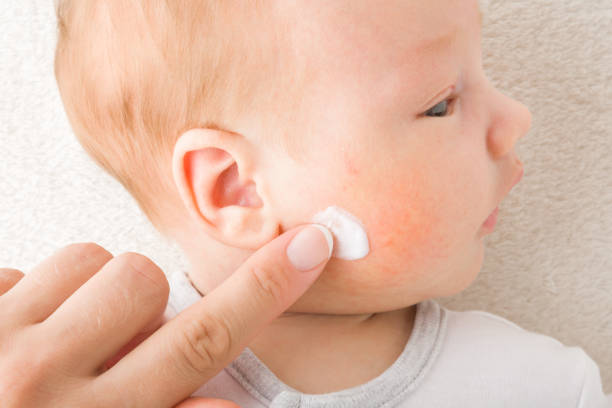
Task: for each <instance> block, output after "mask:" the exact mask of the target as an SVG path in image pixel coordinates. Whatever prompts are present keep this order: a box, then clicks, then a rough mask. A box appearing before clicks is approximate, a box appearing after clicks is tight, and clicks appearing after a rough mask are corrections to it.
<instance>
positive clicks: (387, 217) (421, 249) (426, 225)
mask: <svg viewBox="0 0 612 408" xmlns="http://www.w3.org/2000/svg"><path fill="white" fill-rule="evenodd" d="M398 179H399V180H401V181H392V182H387V183H385V182H384V181H383V180H381V181H380V182H379V183H378V184H377V185H376V186H375V187H376V188H375V189H374V190H373V191H376V194H373V195H372V200H371V201H370V203H369V206H370V207H369V211H368V212H364V214H367V219H366V220H364V223H365V224H366V226H367V229H368V238H369V240H370V254H369V256H370V257H371V261H372V262H375V263H377V268H378V270H379V272H380V274H381V275H380V277H381V278H385V277H389V276H393V275H396V274H398V273H401V272H402V271H405V270H406V269H407V267H408V268H409V269H414V268H417V269H419V268H418V266H419V265H424V264H425V263H427V260H428V259H431V258H432V257H440V256H443V254H444V253H446V251H445V249H444V248H445V247H446V243H445V242H444V234H442V231H441V230H442V225H443V224H442V223H443V219H442V217H441V216H440V215H439V214H440V211H439V208H437V206H436V205H435V200H434V194H432V192H431V191H429V190H428V189H427V187H426V186H425V185H424V184H422V183H420V182H419V180H420V179H421V178H420V177H419V176H418V174H417V175H412V176H410V179H405V178H404V179H402V178H401V177H398V178H395V179H394V180H398ZM408 264H411V266H412V267H414V268H410V265H408Z"/></svg>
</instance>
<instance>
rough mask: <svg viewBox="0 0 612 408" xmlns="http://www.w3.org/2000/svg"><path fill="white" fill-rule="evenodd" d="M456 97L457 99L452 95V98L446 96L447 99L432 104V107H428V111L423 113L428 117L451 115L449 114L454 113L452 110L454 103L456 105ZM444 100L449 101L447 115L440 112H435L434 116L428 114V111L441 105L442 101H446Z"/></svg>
mask: <svg viewBox="0 0 612 408" xmlns="http://www.w3.org/2000/svg"><path fill="white" fill-rule="evenodd" d="M456 99H457V98H456V97H454V96H452V97H450V98H446V99H445V100H443V101H440V102H438V103H437V104H435V105H434V106H432V107H431V108H430V109H428V110H427V111H425V113H423V116H426V117H431V118H443V117H446V116H449V115H450V114H451V113H452V111H453V109H452V108H453V107H454V105H455V100H456ZM444 102H447V104H446V105H447V107H446V110H447V113H446V115H438V114H434V115H432V116H429V115H428V113H429V112H430V111H432V110H433V109H434V108H435V107H437V106H438V105H440V104H442V103H444Z"/></svg>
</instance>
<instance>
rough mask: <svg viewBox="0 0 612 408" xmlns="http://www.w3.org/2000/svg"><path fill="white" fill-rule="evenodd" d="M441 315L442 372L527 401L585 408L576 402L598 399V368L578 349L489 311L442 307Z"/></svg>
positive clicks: (599, 388)
mask: <svg viewBox="0 0 612 408" xmlns="http://www.w3.org/2000/svg"><path fill="white" fill-rule="evenodd" d="M445 313H446V316H447V319H446V320H447V322H446V323H447V324H446V335H445V340H444V344H443V347H442V351H441V355H440V360H439V363H440V365H439V366H438V369H441V370H442V372H444V371H447V370H450V372H453V371H454V372H455V374H458V373H459V372H460V371H461V372H463V373H465V374H466V377H469V378H481V379H483V381H485V382H493V383H497V384H498V385H500V386H507V387H510V388H511V389H513V390H515V392H522V393H524V394H525V395H524V396H525V398H526V400H532V399H531V398H532V397H533V398H541V397H542V396H546V398H553V396H554V398H558V400H559V401H564V402H569V401H572V402H575V405H568V406H589V405H581V404H584V403H585V401H587V400H588V398H591V397H592V398H594V400H593V401H595V400H597V401H602V400H603V394H602V390H601V377H600V372H599V368H598V366H597V364H596V363H595V362H594V361H593V360H592V359H591V358H590V356H589V355H588V354H587V353H586V352H585V351H584V350H583V349H582V348H581V347H578V346H567V345H564V344H563V343H561V342H560V341H559V340H557V339H555V338H553V337H550V336H547V335H544V334H541V333H537V332H534V331H529V330H526V329H524V328H522V327H521V326H519V325H518V324H516V323H514V322H512V321H510V320H508V319H506V318H504V317H501V316H498V315H495V314H492V313H489V312H485V311H481V310H469V311H453V310H448V309H445ZM485 379H486V380H485ZM528 394H532V395H528ZM563 406H565V405H563ZM593 406H597V407H599V406H602V405H599V403H598V405H593ZM605 406H608V405H605Z"/></svg>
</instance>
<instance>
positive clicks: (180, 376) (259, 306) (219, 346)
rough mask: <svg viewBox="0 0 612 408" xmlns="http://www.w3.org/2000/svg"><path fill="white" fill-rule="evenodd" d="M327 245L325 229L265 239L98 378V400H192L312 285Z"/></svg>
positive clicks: (327, 252)
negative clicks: (120, 391) (119, 396)
mask: <svg viewBox="0 0 612 408" xmlns="http://www.w3.org/2000/svg"><path fill="white" fill-rule="evenodd" d="M290 244H292V245H290ZM332 247H333V238H332V235H331V233H330V232H329V230H327V229H326V228H325V227H323V226H320V225H316V224H315V225H312V226H301V227H296V228H294V229H291V230H289V231H287V232H285V233H284V234H282V235H280V236H279V237H277V238H276V239H274V240H272V241H270V242H269V243H267V244H266V245H265V246H264V247H262V248H260V249H259V250H258V251H257V252H255V253H254V254H253V255H252V256H251V257H250V258H248V259H247V260H246V262H245V263H244V264H242V265H241V266H240V268H238V270H237V271H236V272H234V274H232V275H231V276H230V277H229V278H227V279H226V280H225V281H224V282H223V283H222V284H221V285H219V286H218V287H217V288H216V289H215V290H213V291H212V292H210V293H208V294H207V295H206V296H204V297H203V298H202V299H201V300H200V301H198V302H196V303H195V304H193V305H191V306H190V307H188V308H187V309H185V310H184V311H183V312H182V313H180V314H179V315H178V316H176V317H175V318H174V319H172V320H170V321H169V322H168V323H166V324H165V325H164V326H162V327H161V328H160V329H159V330H158V331H157V332H155V333H153V335H151V336H150V337H149V338H147V339H146V340H145V341H143V342H142V343H141V344H140V345H139V346H138V347H136V348H135V349H134V350H132V351H131V352H130V353H129V354H128V355H126V356H125V357H124V358H123V359H122V360H121V361H119V362H118V363H117V364H116V365H115V366H114V367H113V368H111V369H110V370H108V371H106V372H105V373H104V374H102V375H101V376H99V377H98V378H96V380H95V382H96V384H95V386H96V388H97V392H96V394H97V395H100V396H107V398H108V399H109V400H108V401H106V403H108V405H109V406H110V405H113V403H115V402H117V401H115V400H113V397H114V395H113V394H112V393H106V392H104V390H112V389H117V388H126V389H130V390H142V391H141V392H140V393H138V392H133V393H132V394H130V395H124V396H123V397H124V398H130V400H129V401H127V403H128V405H130V406H134V407H148V406H172V405H173V404H176V403H177V402H178V401H181V400H183V399H184V398H186V397H188V396H190V395H191V394H192V393H193V392H194V391H195V390H197V389H198V388H199V387H200V386H201V385H202V384H204V383H205V382H206V381H208V380H209V379H211V378H212V377H214V376H215V375H216V374H217V373H218V372H219V371H221V370H222V369H223V368H224V367H225V366H226V365H228V364H229V363H230V362H231V361H232V360H233V359H235V358H236V356H237V355H238V354H239V353H240V352H241V351H242V350H243V349H244V347H246V346H247V344H248V343H249V342H250V341H251V340H252V339H253V338H254V337H256V336H257V334H258V333H259V332H260V331H261V329H263V327H264V326H266V325H267V324H268V323H269V322H270V321H271V320H272V319H274V318H276V317H277V316H278V315H280V314H281V313H282V312H283V311H284V310H286V309H287V308H289V306H291V305H292V304H293V303H294V302H295V301H296V300H297V299H298V298H299V297H300V296H301V295H302V294H303V293H304V292H305V291H306V289H307V288H308V287H309V286H310V285H312V283H313V282H314V281H315V280H316V279H317V277H318V276H319V274H320V273H321V271H322V270H323V268H324V267H325V265H326V264H327V261H328V260H329V257H330V255H331V252H332ZM292 262H293V263H292ZM296 265H297V267H296ZM298 268H299V269H298ZM302 270H305V272H302ZM168 384H172V387H169V386H168ZM123 403H124V404H125V403H126V401H125V399H124V401H123Z"/></svg>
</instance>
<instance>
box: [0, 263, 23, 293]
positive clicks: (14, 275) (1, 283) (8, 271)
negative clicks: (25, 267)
mask: <svg viewBox="0 0 612 408" xmlns="http://www.w3.org/2000/svg"><path fill="white" fill-rule="evenodd" d="M23 277H24V274H23V272H21V271H20V270H18V269H12V268H0V296H2V295H3V294H5V293H6V292H8V291H9V289H10V288H12V287H13V286H15V284H16V283H17V282H19V280H20V279H21V278H23Z"/></svg>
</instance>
